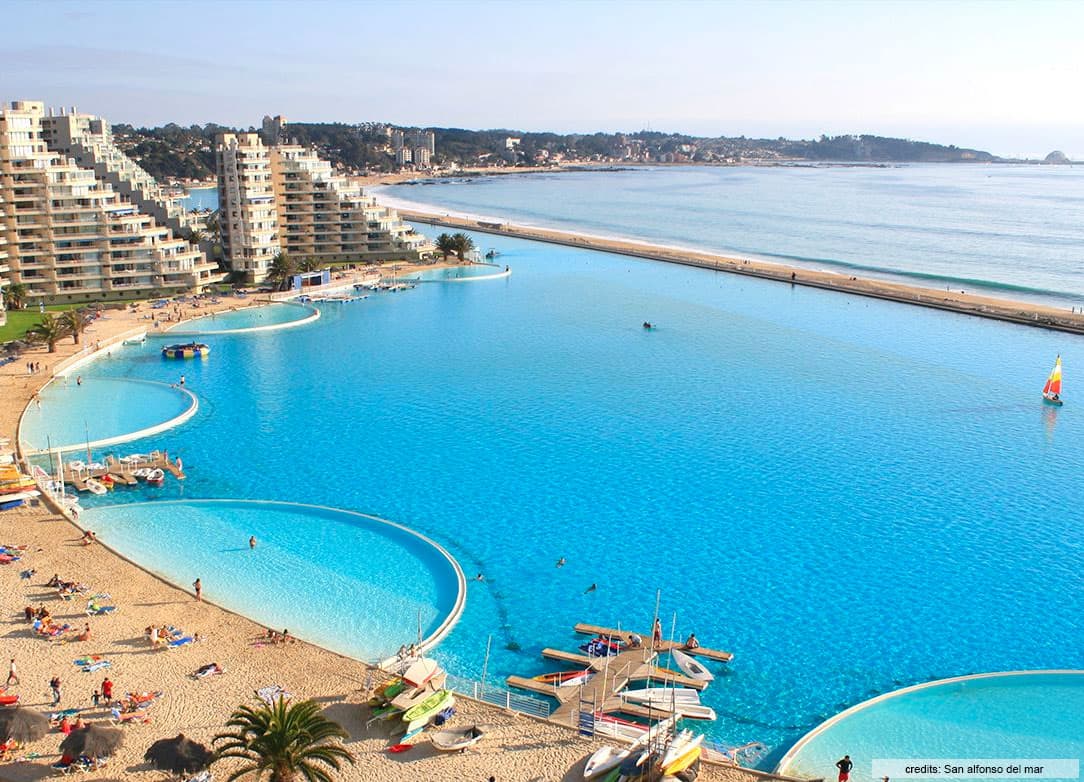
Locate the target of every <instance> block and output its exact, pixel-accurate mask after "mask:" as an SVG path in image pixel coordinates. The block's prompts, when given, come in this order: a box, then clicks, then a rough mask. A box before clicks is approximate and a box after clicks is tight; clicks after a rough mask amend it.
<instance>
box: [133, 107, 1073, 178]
mask: <svg viewBox="0 0 1084 782" xmlns="http://www.w3.org/2000/svg"><path fill="white" fill-rule="evenodd" d="M113 131H114V134H115V136H116V140H117V144H118V146H119V147H120V148H121V149H123V150H124V151H125V152H126V153H127V154H128V155H129V156H130V157H131V158H132V159H134V160H136V161H137V162H139V164H140V165H141V166H142V167H143V168H144V169H146V170H147V171H148V172H149V173H150V174H151V175H153V176H154V177H156V178H158V179H162V180H206V179H210V178H211V177H213V176H214V175H215V157H214V143H215V138H216V137H217V136H218V135H219V134H221V133H226V132H229V133H238V132H244V131H250V132H259V133H260V134H261V135H262V136H263V137H264V138H265V140H271V139H275V140H278V139H279V138H280V136H281V137H283V138H285V139H288V140H289V141H290V142H291V143H295V144H300V145H302V146H310V147H313V148H315V149H316V150H317V152H318V154H319V155H320V157H321V158H323V159H325V160H328V161H329V162H331V164H332V165H333V166H334V167H335V169H336V170H337V171H339V172H340V173H342V174H346V175H349V176H371V175H374V174H387V173H402V172H419V173H422V174H427V175H429V174H454V173H456V172H457V171H458V170H461V169H479V168H482V169H485V168H492V169H501V168H512V167H518V168H526V167H553V168H556V167H559V166H576V165H645V164H648V165H650V164H686V165H688V164H707V165H747V164H772V163H786V162H851V163H853V162H858V163H954V162H978V163H991V162H1036V163H1038V162H1044V163H1068V162H1070V161H1069V160H1068V159H1067V158H1066V157H1065V156H1064V155H1063V154H1062V153H1060V152H1052V153H1051V154H1050V155H1048V156H1047V158H1046V159H1045V160H1043V161H1020V160H1006V159H1003V158H998V157H996V156H995V155H992V154H990V153H989V152H984V151H981V150H976V149H964V148H960V147H956V146H952V145H949V146H945V145H941V144H932V143H928V142H924V141H911V140H907V139H898V138H884V137H881V136H872V135H845V136H821V137H820V138H819V139H814V140H790V139H785V138H777V139H753V138H746V137H745V136H739V137H718V138H702V137H696V136H689V135H684V134H680V133H661V132H656V131H648V130H642V131H638V132H635V133H592V134H558V133H527V132H522V131H514V130H464V129H460V128H412V127H397V126H395V125H390V124H387V123H382V122H363V123H358V124H346V123H317V122H289V123H287V121H286V119H285V118H284V117H281V116H276V117H271V116H267V117H264V119H263V122H262V123H261V126H260V127H259V128H256V127H251V128H247V129H237V128H229V127H225V126H222V125H215V124H208V125H203V126H199V125H192V126H189V127H182V126H180V125H176V124H172V123H171V124H168V125H164V126H162V127H157V128H134V127H132V126H131V125H124V124H117V125H115V126H114V128H113Z"/></svg>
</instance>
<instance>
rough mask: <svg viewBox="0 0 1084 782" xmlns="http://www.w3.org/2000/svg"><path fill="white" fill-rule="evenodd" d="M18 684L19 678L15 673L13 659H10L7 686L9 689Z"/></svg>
mask: <svg viewBox="0 0 1084 782" xmlns="http://www.w3.org/2000/svg"><path fill="white" fill-rule="evenodd" d="M18 683H19V676H18V674H17V673H16V672H15V658H14V657H12V658H11V662H10V663H9V664H8V682H7V686H8V687H10V686H11V685H13V684H18Z"/></svg>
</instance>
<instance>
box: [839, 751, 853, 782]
mask: <svg viewBox="0 0 1084 782" xmlns="http://www.w3.org/2000/svg"><path fill="white" fill-rule="evenodd" d="M853 767H854V763H852V762H851V756H850V755H844V756H843V757H842V758H840V759H839V760H837V761H836V768H838V769H839V782H847V780H849V779H850V778H851V769H852V768H853Z"/></svg>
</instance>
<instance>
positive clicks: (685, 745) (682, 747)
mask: <svg viewBox="0 0 1084 782" xmlns="http://www.w3.org/2000/svg"><path fill="white" fill-rule="evenodd" d="M703 741H704V736H703V735H694V734H693V732H692V731H691V730H683V731H681V733H679V734H678V735H677V736H675V737H674V740H673V741H672V742H670V746H669V747H668V748H667V750H666V752H665V753H664V754H663V756H662V759H661V760H660V761H659V767H660V768H661V769H662V773H663V774H665V775H667V776H672V775H674V774H677V773H678V772H680V771H684V770H685V769H687V768H688V767H689V766H691V765H692V764H693V763H695V762H696V761H697V760H699V759H700V753H701V749H700V745H701V744H702V743H703Z"/></svg>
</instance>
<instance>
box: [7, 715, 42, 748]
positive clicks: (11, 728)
mask: <svg viewBox="0 0 1084 782" xmlns="http://www.w3.org/2000/svg"><path fill="white" fill-rule="evenodd" d="M48 732H49V718H48V717H46V716H45V715H44V714H42V713H41V712H40V711H34V710H33V709H25V708H23V707H22V706H16V707H15V708H14V709H4V710H3V711H0V738H8V739H15V740H16V741H17V742H19V743H20V744H26V743H27V742H29V741H37V740H38V739H40V738H41V737H42V736H44V735H45V734H46V733H48Z"/></svg>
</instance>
